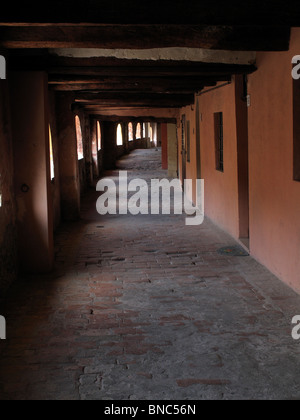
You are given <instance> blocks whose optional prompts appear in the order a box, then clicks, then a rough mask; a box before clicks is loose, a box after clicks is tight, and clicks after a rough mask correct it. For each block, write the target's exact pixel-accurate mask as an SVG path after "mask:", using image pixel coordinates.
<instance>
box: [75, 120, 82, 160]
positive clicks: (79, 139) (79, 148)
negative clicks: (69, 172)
mask: <svg viewBox="0 0 300 420" xmlns="http://www.w3.org/2000/svg"><path fill="white" fill-rule="evenodd" d="M75 126H76V138H77V156H78V160H81V159H83V142H82V131H81V124H80V119H79V117H78V115H76V117H75Z"/></svg>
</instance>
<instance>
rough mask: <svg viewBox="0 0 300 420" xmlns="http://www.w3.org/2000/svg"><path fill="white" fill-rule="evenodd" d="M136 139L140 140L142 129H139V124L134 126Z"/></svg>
mask: <svg viewBox="0 0 300 420" xmlns="http://www.w3.org/2000/svg"><path fill="white" fill-rule="evenodd" d="M136 138H137V139H141V138H142V127H141V123H138V125H137V126H136Z"/></svg>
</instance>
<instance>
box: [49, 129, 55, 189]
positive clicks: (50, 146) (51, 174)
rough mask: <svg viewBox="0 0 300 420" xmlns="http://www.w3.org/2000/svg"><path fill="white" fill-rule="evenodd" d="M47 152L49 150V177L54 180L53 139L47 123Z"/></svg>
mask: <svg viewBox="0 0 300 420" xmlns="http://www.w3.org/2000/svg"><path fill="white" fill-rule="evenodd" d="M49 152H50V179H51V181H53V180H54V177H55V171H54V156H53V141H52V132H51V127H50V124H49Z"/></svg>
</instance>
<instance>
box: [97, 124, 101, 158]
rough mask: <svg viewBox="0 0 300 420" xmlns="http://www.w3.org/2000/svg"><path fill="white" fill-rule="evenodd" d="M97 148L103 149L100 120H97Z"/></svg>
mask: <svg viewBox="0 0 300 420" xmlns="http://www.w3.org/2000/svg"><path fill="white" fill-rule="evenodd" d="M97 149H98V151H99V150H101V149H102V138H101V125H100V122H99V121H97Z"/></svg>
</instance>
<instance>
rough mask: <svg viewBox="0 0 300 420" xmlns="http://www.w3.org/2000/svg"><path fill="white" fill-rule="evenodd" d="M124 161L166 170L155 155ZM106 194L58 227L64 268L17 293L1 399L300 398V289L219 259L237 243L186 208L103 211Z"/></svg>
mask: <svg viewBox="0 0 300 420" xmlns="http://www.w3.org/2000/svg"><path fill="white" fill-rule="evenodd" d="M145 162H147V165H146V169H142V168H143V167H145ZM118 166H119V168H120V169H122V170H127V171H128V176H129V177H130V178H131V177H134V178H136V177H140V178H142V179H145V180H147V181H150V179H151V178H156V177H160V178H162V177H165V176H166V175H167V173H166V171H162V170H161V169H160V153H159V152H157V151H155V150H146V151H141V150H139V151H135V152H133V153H132V154H131V155H129V156H128V157H126V158H123V159H122V160H121V161H120V162H118ZM109 176H110V178H113V177H118V171H116V172H114V173H112V172H110V173H109ZM97 197H98V195H97V194H96V193H95V192H90V193H89V194H88V195H87V196H86V197H85V199H84V202H83V211H82V219H81V221H80V222H79V223H78V224H74V223H69V224H65V225H64V226H63V227H62V228H61V229H60V230H59V232H58V235H57V240H56V244H55V255H56V258H55V271H54V273H53V274H52V275H46V276H39V277H38V278H37V277H32V278H31V277H28V278H26V279H24V280H25V281H24V282H23V283H22V284H18V285H15V286H14V287H13V288H12V289H11V290H10V293H9V295H8V296H7V300H6V304H5V311H6V314H7V323H8V325H9V326H10V330H11V331H12V333H11V337H10V340H9V342H8V345H7V346H6V347H5V349H4V350H3V351H2V354H1V363H0V371H1V380H0V390H1V398H10V399H15V398H16V397H18V398H24V399H32V398H33V399H41V398H43V399H97V400H99V399H113V400H119V399H122V400H127V399H150V400H154V399H179V400H181V399H196V400H197V399H199V398H201V399H204V398H207V399H211V398H217V399H222V398H225V399H227V398H229V399H230V398H249V399H256V398H280V399H281V398H290V397H298V396H299V394H298V383H297V378H298V377H299V374H300V362H299V348H298V346H292V345H291V344H290V338H289V337H288V335H287V334H286V326H287V320H289V318H290V314H293V313H296V312H297V309H298V308H299V304H300V298H299V297H298V296H296V294H294V293H293V292H291V291H290V289H288V288H287V287H286V286H283V285H282V283H280V282H279V281H278V280H277V279H276V278H275V277H274V276H272V275H271V274H270V273H269V272H268V271H267V270H266V269H264V268H263V267H262V266H260V265H259V264H258V263H257V262H255V261H254V260H253V259H252V258H251V257H236V256H224V255H220V254H219V253H218V250H219V249H220V248H222V247H226V246H232V245H237V244H235V243H234V242H233V240H232V238H231V237H229V236H228V235H227V234H225V233H224V232H222V231H220V230H219V229H218V228H216V227H215V226H214V225H213V224H212V223H211V222H209V221H208V220H207V221H206V222H205V223H204V224H203V225H202V226H200V227H199V229H197V230H195V228H194V227H187V226H185V220H184V219H185V217H184V215H182V216H172V217H169V216H162V215H161V216H146V215H145V216H142V215H140V216H137V217H135V216H131V215H128V216H112V215H107V216H103V217H100V216H99V215H98V214H97V213H96V211H95V202H96V199H97ZM287 348H288V349H289V353H288V357H287V353H286V352H287Z"/></svg>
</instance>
